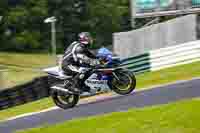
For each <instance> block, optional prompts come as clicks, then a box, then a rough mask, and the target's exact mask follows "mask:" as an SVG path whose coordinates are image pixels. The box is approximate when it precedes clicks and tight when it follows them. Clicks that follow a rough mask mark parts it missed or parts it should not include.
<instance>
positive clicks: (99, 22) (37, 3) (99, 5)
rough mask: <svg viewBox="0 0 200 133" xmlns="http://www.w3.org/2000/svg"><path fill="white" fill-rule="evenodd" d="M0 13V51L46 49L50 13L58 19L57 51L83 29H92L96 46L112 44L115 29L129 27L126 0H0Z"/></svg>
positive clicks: (64, 46)
mask: <svg viewBox="0 0 200 133" xmlns="http://www.w3.org/2000/svg"><path fill="white" fill-rule="evenodd" d="M0 16H3V19H2V21H1V22H0V34H1V36H0V42H1V46H0V51H17V52H42V51H49V50H50V48H51V47H50V43H51V34H50V31H51V30H50V28H51V27H50V25H47V24H45V23H44V19H45V18H47V17H51V16H55V17H56V18H57V19H58V21H57V23H56V28H57V38H56V39H57V51H58V52H63V51H64V49H65V48H66V47H67V46H68V45H69V44H70V43H71V42H72V41H74V40H76V36H77V34H78V33H79V32H82V31H89V32H91V33H92V35H93V36H94V38H95V43H94V45H93V46H92V47H93V48H98V47H100V46H102V45H104V46H106V45H110V44H112V34H113V33H114V32H120V31H125V30H130V29H131V26H130V9H129V0H109V1H108V0H1V1H0Z"/></svg>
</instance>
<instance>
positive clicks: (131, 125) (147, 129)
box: [19, 99, 200, 133]
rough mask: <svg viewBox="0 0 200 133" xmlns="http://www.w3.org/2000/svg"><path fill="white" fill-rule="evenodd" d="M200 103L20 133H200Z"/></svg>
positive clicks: (192, 101)
mask: <svg viewBox="0 0 200 133" xmlns="http://www.w3.org/2000/svg"><path fill="white" fill-rule="evenodd" d="M199 110H200V100H199V99H193V100H186V101H182V102H177V103H173V104H168V105H162V106H154V107H148V108H143V109H131V110H129V111H128V112H116V113H111V114H106V115H101V116H95V117H89V118H85V119H77V120H72V121H69V122H65V123H62V124H57V125H53V126H48V125H47V126H45V127H41V128H36V129H31V130H26V131H21V132H19V133H56V132H57V133H82V132H85V133H133V132H135V133H199V131H200V126H199V123H200V114H199Z"/></svg>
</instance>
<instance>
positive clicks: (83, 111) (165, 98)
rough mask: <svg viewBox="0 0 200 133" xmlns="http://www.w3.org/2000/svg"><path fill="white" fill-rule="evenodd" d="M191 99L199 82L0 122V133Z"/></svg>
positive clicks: (198, 92) (197, 94) (198, 90)
mask: <svg viewBox="0 0 200 133" xmlns="http://www.w3.org/2000/svg"><path fill="white" fill-rule="evenodd" d="M195 97H200V79H194V80H191V81H185V82H181V83H176V84H172V85H167V86H163V87H157V88H153V89H150V90H145V91H139V92H135V93H133V94H131V95H128V96H115V97H110V98H107V99H104V100H100V101H96V102H93V103H89V104H85V105H84V104H83V105H78V106H76V107H75V108H73V109H68V110H62V109H56V110H52V111H48V112H44V113H39V114H35V115H31V116H27V117H22V118H17V119H14V120H9V121H5V122H1V123H0V133H12V132H15V131H16V130H22V129H27V128H34V127H38V126H42V125H46V124H55V123H60V122H63V121H67V120H71V119H75V118H83V117H88V116H94V115H100V114H105V113H110V112H119V111H126V110H128V109H129V108H134V107H136V108H141V107H146V106H152V105H160V104H166V103H169V102H173V101H178V100H181V99H191V98H195Z"/></svg>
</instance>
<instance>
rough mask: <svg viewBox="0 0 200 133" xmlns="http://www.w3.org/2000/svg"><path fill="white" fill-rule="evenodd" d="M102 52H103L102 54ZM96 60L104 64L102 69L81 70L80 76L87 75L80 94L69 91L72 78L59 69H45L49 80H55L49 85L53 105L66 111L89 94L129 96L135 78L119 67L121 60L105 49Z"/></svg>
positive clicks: (100, 51) (99, 52)
mask: <svg viewBox="0 0 200 133" xmlns="http://www.w3.org/2000/svg"><path fill="white" fill-rule="evenodd" d="M102 51H103V52H102ZM97 55H98V58H99V60H101V62H104V63H103V64H104V65H103V67H102V66H101V67H92V68H84V67H83V68H81V73H82V74H83V75H82V74H80V76H81V75H82V76H84V74H86V73H87V74H89V76H88V77H89V78H87V79H85V80H84V81H82V82H83V84H82V85H81V86H80V88H79V89H80V90H81V93H80V94H77V93H76V94H75V93H73V92H71V91H70V90H69V87H71V86H72V84H73V77H72V76H68V75H65V74H63V72H62V71H61V70H59V67H54V68H47V69H45V70H44V71H45V72H46V73H48V75H49V78H50V79H52V78H53V79H56V81H54V82H53V83H51V91H50V92H51V97H52V99H53V101H54V103H55V104H56V105H57V106H58V107H60V108H62V109H68V108H72V107H74V106H75V105H76V104H77V103H78V101H79V99H80V96H81V95H84V94H86V93H89V94H91V95H93V94H96V93H100V92H105V91H109V90H111V91H114V92H116V93H117V94H120V95H127V94H130V93H131V92H132V91H133V90H134V89H135V87H136V78H135V75H134V73H133V72H131V71H129V70H127V69H125V68H123V67H121V64H122V62H121V60H120V58H118V57H113V56H112V54H111V52H110V51H109V50H107V49H106V48H102V49H100V50H99V51H98V54H97Z"/></svg>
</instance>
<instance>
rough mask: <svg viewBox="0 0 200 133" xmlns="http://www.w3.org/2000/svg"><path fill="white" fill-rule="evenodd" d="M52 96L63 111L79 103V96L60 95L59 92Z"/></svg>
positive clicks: (54, 92)
mask: <svg viewBox="0 0 200 133" xmlns="http://www.w3.org/2000/svg"><path fill="white" fill-rule="evenodd" d="M51 96H52V99H53V101H54V103H55V104H56V105H57V106H58V107H60V108H62V109H68V108H73V107H74V106H76V104H77V103H78V101H79V95H78V94H59V93H58V92H57V91H53V92H52V93H51Z"/></svg>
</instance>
